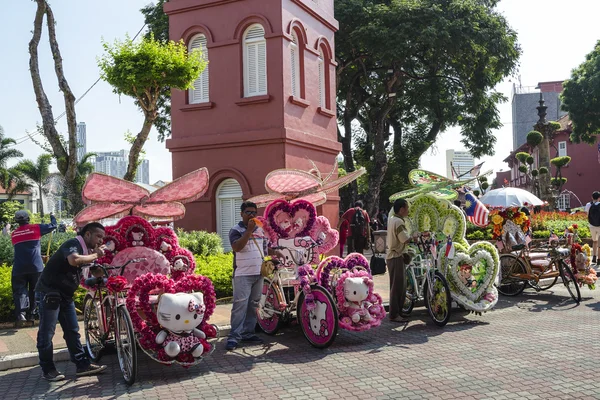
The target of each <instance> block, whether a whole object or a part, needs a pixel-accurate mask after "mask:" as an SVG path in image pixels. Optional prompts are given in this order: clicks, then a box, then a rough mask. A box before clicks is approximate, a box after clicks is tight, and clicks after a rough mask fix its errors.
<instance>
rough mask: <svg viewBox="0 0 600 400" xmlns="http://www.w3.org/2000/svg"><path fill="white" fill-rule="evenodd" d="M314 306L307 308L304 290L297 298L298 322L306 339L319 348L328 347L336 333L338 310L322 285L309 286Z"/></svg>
mask: <svg viewBox="0 0 600 400" xmlns="http://www.w3.org/2000/svg"><path fill="white" fill-rule="evenodd" d="M310 289H311V294H312V296H313V299H314V305H315V308H314V309H313V310H310V311H309V310H308V308H307V306H306V304H305V299H306V296H305V294H304V292H302V293H300V297H299V298H298V307H297V309H298V311H297V313H298V315H297V317H298V324H299V325H300V327H301V328H302V333H303V334H304V336H305V337H306V340H308V342H309V343H310V344H311V345H312V346H314V347H317V348H319V349H324V348H326V347H329V346H330V345H331V344H332V343H333V341H334V340H335V337H336V335H337V330H338V312H337V307H336V305H335V303H334V302H333V298H332V297H331V294H329V292H328V291H327V290H326V289H325V288H324V287H322V286H318V285H312V286H311V287H310Z"/></svg>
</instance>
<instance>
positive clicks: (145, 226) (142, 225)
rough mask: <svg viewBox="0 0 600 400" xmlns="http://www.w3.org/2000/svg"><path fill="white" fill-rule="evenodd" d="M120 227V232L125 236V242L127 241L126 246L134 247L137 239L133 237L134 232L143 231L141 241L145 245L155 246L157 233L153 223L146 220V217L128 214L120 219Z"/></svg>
mask: <svg viewBox="0 0 600 400" xmlns="http://www.w3.org/2000/svg"><path fill="white" fill-rule="evenodd" d="M116 226H117V227H118V230H119V232H120V233H121V235H123V237H124V238H125V242H126V243H127V246H126V247H133V246H134V245H133V242H135V241H136V240H135V239H134V238H133V233H134V232H142V233H143V236H142V239H141V242H142V243H143V246H144V247H150V248H154V247H155V244H154V243H155V241H156V239H155V233H154V228H153V227H152V225H151V224H150V223H149V222H148V221H146V220H145V219H143V218H141V217H138V216H135V215H128V216H126V217H123V218H121V219H120V220H119V222H118V223H117V225H116Z"/></svg>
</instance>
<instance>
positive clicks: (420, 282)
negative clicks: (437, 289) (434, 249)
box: [406, 254, 437, 300]
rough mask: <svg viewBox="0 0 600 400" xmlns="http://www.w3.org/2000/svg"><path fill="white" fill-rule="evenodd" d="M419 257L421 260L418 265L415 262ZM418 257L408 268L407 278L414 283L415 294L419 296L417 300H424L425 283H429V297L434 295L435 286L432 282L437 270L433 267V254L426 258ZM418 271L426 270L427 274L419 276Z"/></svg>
mask: <svg viewBox="0 0 600 400" xmlns="http://www.w3.org/2000/svg"><path fill="white" fill-rule="evenodd" d="M417 257H418V259H419V260H418V264H417V263H415V262H414V261H416V260H417ZM417 257H415V260H413V262H411V263H410V264H409V265H407V266H406V271H407V273H408V276H407V278H409V279H411V280H412V282H413V283H414V293H415V294H416V295H417V299H418V300H421V299H423V298H424V293H423V290H424V289H425V282H427V290H428V291H429V295H433V285H432V284H431V282H432V279H433V274H435V271H436V270H437V268H436V267H434V266H433V265H434V264H433V256H432V255H431V254H429V255H426V256H425V258H423V256H421V255H417ZM417 269H420V270H422V269H425V272H424V273H422V274H419V275H417V273H416V270H417Z"/></svg>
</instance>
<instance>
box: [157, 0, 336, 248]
mask: <svg viewBox="0 0 600 400" xmlns="http://www.w3.org/2000/svg"><path fill="white" fill-rule="evenodd" d="M164 10H165V12H166V14H167V15H168V16H169V27H170V28H169V29H170V38H171V39H173V40H180V39H182V40H183V41H184V42H185V43H186V44H187V45H188V46H189V47H190V48H197V47H199V48H201V49H202V50H203V52H204V55H205V57H206V58H207V60H208V62H209V64H208V67H207V69H206V70H205V71H204V72H203V73H202V74H201V76H200V77H199V78H198V79H197V81H196V83H195V86H194V89H192V90H188V91H186V92H184V91H177V90H174V91H173V94H172V111H171V118H172V136H171V139H169V140H168V141H167V147H168V149H169V151H171V153H172V159H173V178H177V177H179V176H182V175H184V174H185V173H187V172H189V171H192V170H194V169H196V168H199V167H207V168H208V170H209V173H210V188H209V190H208V192H207V194H206V195H205V196H204V197H203V198H201V199H200V200H199V201H196V202H194V203H191V204H189V205H188V206H187V215H186V217H185V219H184V220H182V221H181V222H180V224H179V225H180V226H182V227H184V228H186V229H202V230H208V231H216V232H218V233H219V234H220V235H221V236H222V238H223V239H224V244H225V245H226V247H227V245H228V240H226V238H227V233H228V232H229V229H230V228H231V227H232V226H233V225H234V224H235V223H236V222H237V221H238V220H239V218H240V217H239V214H240V211H239V205H240V204H241V202H242V199H247V198H249V197H251V196H255V195H259V194H262V193H264V192H265V188H264V178H265V176H266V174H267V173H268V172H270V171H271V170H274V169H277V168H297V169H303V170H308V169H310V164H309V162H308V160H309V159H310V160H312V161H314V162H315V163H316V165H317V166H318V167H319V169H321V170H322V171H330V170H331V168H332V167H333V164H334V163H335V162H336V159H335V158H336V156H337V154H338V153H339V152H340V150H341V145H340V144H339V143H338V141H337V126H336V118H335V93H336V88H335V66H336V64H335V61H334V60H335V57H334V33H335V32H336V31H337V29H338V23H337V21H336V20H335V19H334V18H333V0H320V1H319V2H315V1H313V0H245V1H234V0H171V1H169V2H168V3H165V5H164ZM338 201H339V198H338V197H337V196H336V194H335V193H334V194H333V195H332V196H329V200H328V202H327V203H326V204H324V205H323V206H321V207H320V210H319V211H320V212H321V213H322V214H323V215H325V216H327V217H328V218H329V220H330V221H331V223H332V224H335V223H337V210H338Z"/></svg>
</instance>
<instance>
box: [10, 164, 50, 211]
mask: <svg viewBox="0 0 600 400" xmlns="http://www.w3.org/2000/svg"><path fill="white" fill-rule="evenodd" d="M51 164H52V155H51V154H42V155H40V156H39V157H38V158H37V161H36V162H33V161H32V160H23V161H20V162H19V163H18V164H17V165H16V166H15V169H16V170H17V171H19V172H20V173H21V174H23V175H24V176H25V177H26V178H27V179H29V180H30V181H31V182H33V185H35V187H36V189H38V192H39V194H40V215H41V217H42V218H44V195H47V194H48V189H47V188H46V184H47V183H48V178H49V177H50V165H51ZM30 186H32V185H30Z"/></svg>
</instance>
